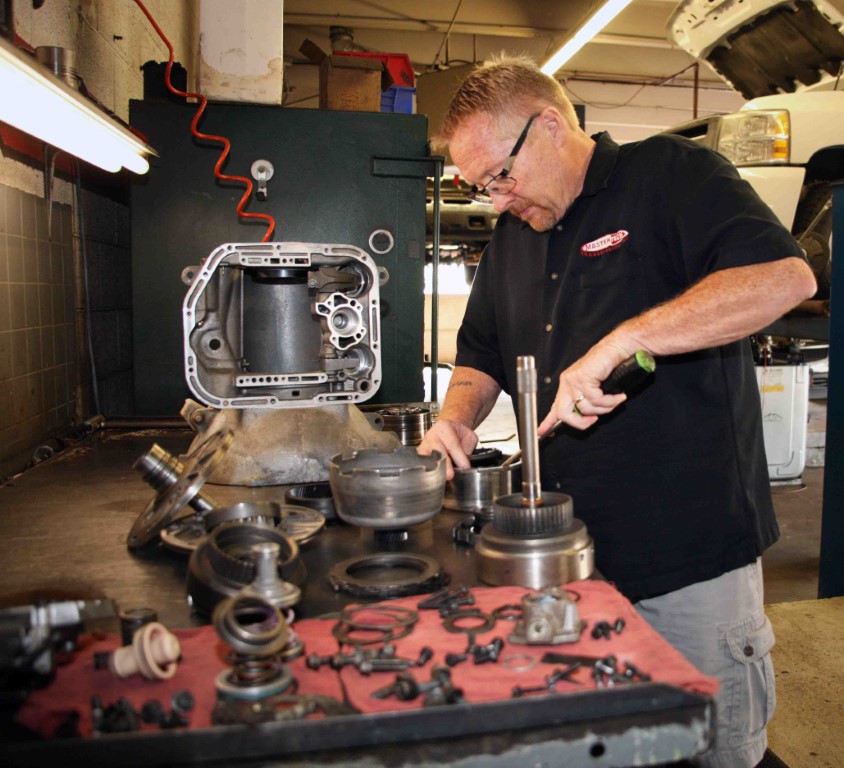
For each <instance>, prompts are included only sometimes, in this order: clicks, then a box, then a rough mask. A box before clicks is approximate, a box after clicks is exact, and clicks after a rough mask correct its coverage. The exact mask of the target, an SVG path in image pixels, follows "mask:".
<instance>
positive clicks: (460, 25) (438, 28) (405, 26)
mask: <svg viewBox="0 0 844 768" xmlns="http://www.w3.org/2000/svg"><path fill="white" fill-rule="evenodd" d="M284 23H285V24H286V25H293V26H302V27H313V26H323V27H325V26H341V27H351V28H352V29H355V30H361V29H379V30H390V31H393V32H443V33H444V32H445V31H446V30H447V29H448V27H449V24H450V21H436V20H431V19H425V20H423V19H396V18H386V17H383V16H338V15H336V14H331V13H285V14H284ZM451 33H452V34H463V35H489V36H493V37H517V38H536V37H547V38H549V39H552V38H554V39H556V38H564V37H565V36H566V35H568V34H570V31H569V30H565V29H552V28H550V27H526V26H517V25H512V24H491V23H485V22H477V21H455V22H454V24H453V26H452V27H451ZM592 42H595V43H602V44H604V45H627V46H634V47H637V48H661V49H666V50H670V49H676V50H680V49H679V48H677V46H675V45H673V44H672V43H670V42H669V41H668V40H667V39H663V38H659V37H642V36H637V35H612V34H603V33H602V34H600V35H596V36H595V37H594V38H593V40H592Z"/></svg>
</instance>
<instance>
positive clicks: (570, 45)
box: [540, 0, 632, 75]
mask: <svg viewBox="0 0 844 768" xmlns="http://www.w3.org/2000/svg"><path fill="white" fill-rule="evenodd" d="M631 2H632V0H607V2H606V3H604V4H603V5H602V6H601V7H600V8H599V9H598V10H597V11H595V13H594V14H592V16H591V17H590V18H589V20H588V21H587V22H586V23H585V24H584V25H583V26H582V27H580V29H578V30H577V32H575V33H574V36H573V37H571V38H569V40H568V42H567V43H566V44H565V45H563V47H562V48H560V50H559V51H557V52H556V53H555V54H554V55H553V56H551V58H550V59H548V61H546V62H545V63H544V64H543V65H542V66H541V67H540V69H541V70H542V72H543V73H544V74H546V75H553V74H554V73H556V72H557V71H558V70H559V69H561V68H562V66H563V64H565V63H566V62H567V61H568V60H569V59H570V58H571V57H572V56H574V54H576V53H577V52H578V51H579V50H580V49H581V48H583V46H584V45H586V43H588V42H589V41H590V40H591V39H592V38H593V37H595V35H597V34H598V32H600V31H601V30H602V29H603V28H604V27H605V26H607V24H609V23H610V22H611V21H612V20H613V19H614V18H615V17H616V16H618V14H619V13H621V12H622V11H623V10H624V9H625V8H626V7H627V6H628V5H630V3H631Z"/></svg>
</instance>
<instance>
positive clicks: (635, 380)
mask: <svg viewBox="0 0 844 768" xmlns="http://www.w3.org/2000/svg"><path fill="white" fill-rule="evenodd" d="M655 370H656V361H655V360H654V358H653V355H652V354H651V353H650V352H648V351H647V350H645V349H640V350H638V351H637V352H634V353H633V354H632V355H630V357H628V358H627V359H626V360H623V361H622V362H620V363H619V364H618V365H617V366H616V367H615V368H613V370H612V372H611V373H610V375H609V376H607V378H606V379H605V380H604V381H603V382H602V383H601V390H602V391H603V392H604V394H606V395H618V394H620V393H622V392H629V391H630V390H631V389H633V388H634V387H636V386H638V385H639V384H641V383H642V382H643V381H644V380H645V379H647V378H648V376H650V375H651V374H652V373H653V372H654V371H655ZM576 408H577V406H575V409H576ZM561 423H562V422H557V423H556V424H555V425H554V426H553V427H552V428H551V429H550V430H549V431H548V432H546V433H545V434H544V435H543V436H542V437H540V438H539V445H540V446H541V445H544V444H545V442H547V440H548V439H549V438H550V437H551V436H552V435H553V434H554V430H555V429H556V428H557V427H558V426H560V424H561ZM521 458H522V451H521V450H518V451H516V452H515V453H514V454H513V455H512V456H510V457H509V458H507V459H506V460H504V461H503V462H502V463H501V466H502V467H509V466H510V465H511V464H515V463H516V462H517V461H518V460H519V459H521Z"/></svg>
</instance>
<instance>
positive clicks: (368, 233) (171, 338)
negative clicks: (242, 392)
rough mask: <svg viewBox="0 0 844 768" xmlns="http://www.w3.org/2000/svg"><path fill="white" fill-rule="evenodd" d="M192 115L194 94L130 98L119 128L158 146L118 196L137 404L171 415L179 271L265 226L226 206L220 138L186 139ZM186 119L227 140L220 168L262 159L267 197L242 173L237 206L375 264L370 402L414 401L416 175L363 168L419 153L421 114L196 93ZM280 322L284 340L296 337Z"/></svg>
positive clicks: (178, 350)
mask: <svg viewBox="0 0 844 768" xmlns="http://www.w3.org/2000/svg"><path fill="white" fill-rule="evenodd" d="M194 113H195V107H194V106H193V105H184V104H177V103H168V102H147V101H135V102H132V103H131V105H130V121H131V123H132V126H133V127H134V128H136V129H137V130H138V131H140V132H141V133H142V134H144V136H145V137H146V139H147V141H148V143H149V144H150V145H152V146H153V147H154V148H155V149H156V151H157V152H158V153H159V157H158V158H154V159H153V160H152V162H151V164H150V165H151V168H150V172H149V174H147V175H146V176H144V177H141V178H140V179H138V180H136V181H135V182H134V183H133V187H132V196H131V215H132V270H133V274H132V285H133V343H134V375H135V379H134V385H135V387H134V388H135V392H134V394H135V412H136V413H137V414H138V415H158V416H165V415H173V414H177V413H178V412H179V410H180V408H181V406H182V403H183V402H184V400H185V398H186V397H190V396H191V394H190V392H189V390H188V388H187V385H186V383H185V372H184V354H183V339H182V302H183V300H184V297H185V293H186V291H187V286H186V285H185V283H183V282H182V279H181V273H182V270H183V269H184V268H185V267H189V266H195V265H199V264H200V263H201V262H202V261H203V260H204V259H205V258H206V257H208V256H209V254H211V253H212V251H214V249H215V248H217V247H218V246H219V245H221V244H223V243H248V242H255V243H258V242H260V241H261V239H262V238H263V237H264V234H265V232H266V223H265V222H264V221H262V220H260V219H254V220H246V219H242V218H240V217H239V216H238V215H237V210H236V208H237V204H238V201H239V200H240V198H241V196H242V195H243V190H244V187H243V185H242V184H239V183H234V182H221V181H219V180H217V179H216V178H215V176H214V171H213V169H214V165H215V163H216V162H217V159H218V158H219V156H220V151H221V148H220V145H219V144H217V143H212V142H208V141H202V140H199V139H195V138H194V137H193V135H192V134H191V130H190V124H191V120H192V119H193V115H194ZM199 129H200V130H201V131H202V132H203V133H208V134H219V135H222V136H225V137H226V138H228V139H229V141H231V154H230V156H229V159H228V161H227V162H226V164H225V166H224V167H223V172H224V173H226V174H231V175H240V176H245V177H247V178H252V175H251V169H252V166H253V164H255V163H256V162H257V161H261V160H263V161H269V163H271V164H272V167H273V174H272V177H271V178H270V179H269V180H268V181H267V185H266V199H259V196H258V195H256V191H257V183H256V182H253V183H255V184H256V187H255V190H253V196H252V198H251V199H250V201H249V203H248V204H247V206H246V210H247V211H250V212H255V213H267V214H270V215H272V216H273V217H275V221H276V229H275V232H274V234H273V236H272V238H271V239H272V240H273V241H277V242H304V243H309V242H310V243H338V244H347V245H352V246H355V247H356V248H360V249H363V250H365V251H367V252H368V253H369V254H370V255H371V256H372V258H373V259H374V260H375V262H376V264H377V265H378V267H379V268H380V267H383V268H385V269H386V270H387V272H388V274H389V280H388V281H387V282H386V284H384V285H382V286H381V289H380V293H381V323H380V325H381V367H382V383H381V386H380V389H379V390H378V392H377V393H376V394H375V396H374V397H373V398H372V399H371V400H370V401H369V402H371V403H403V402H418V401H421V400H422V399H423V383H422V365H423V343H422V341H423V329H424V321H423V311H424V302H423V267H424V263H425V178H424V175H417V177H415V178H414V177H412V176H391V175H383V174H378V173H376V172H374V170H373V169H374V167H376V166H377V158H379V157H384V156H387V157H393V158H408V159H410V160H412V161H419V160H422V159H424V158H426V157H427V146H426V141H427V119H426V118H425V117H423V116H421V115H405V114H394V113H385V114H381V113H369V112H329V111H316V110H305V109H286V108H283V107H281V108H279V107H261V106H251V105H249V106H241V105H230V104H209V106H208V109H207V110H206V113H205V115H204V116H203V118H202V121H201V122H200V125H199ZM385 232H386V233H389V234H388V235H385V234H384V233H385ZM391 239H392V242H390V240H391ZM389 246H391V247H389ZM388 247H389V249H388ZM378 251H383V253H379V252H378ZM281 333H282V336H281V339H282V342H283V343H292V344H295V338H292V339H287V338H285V337H284V336H283V330H282V331H281Z"/></svg>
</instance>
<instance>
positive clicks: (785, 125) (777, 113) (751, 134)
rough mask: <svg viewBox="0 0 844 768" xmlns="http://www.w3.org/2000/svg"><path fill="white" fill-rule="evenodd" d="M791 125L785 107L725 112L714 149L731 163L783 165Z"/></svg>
mask: <svg viewBox="0 0 844 768" xmlns="http://www.w3.org/2000/svg"><path fill="white" fill-rule="evenodd" d="M790 146H791V128H790V121H789V117H788V110H786V109H770V110H768V109H759V110H748V111H747V112H737V113H736V114H734V115H724V116H723V117H722V118H721V121H720V126H719V129H718V141H717V144H716V149H717V150H718V151H719V152H720V153H721V154H722V155H724V156H725V157H726V158H727V159H728V160H730V161H732V163H733V164H734V165H738V166H741V165H763V164H780V163H782V164H786V163H788V161H789V153H790Z"/></svg>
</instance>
